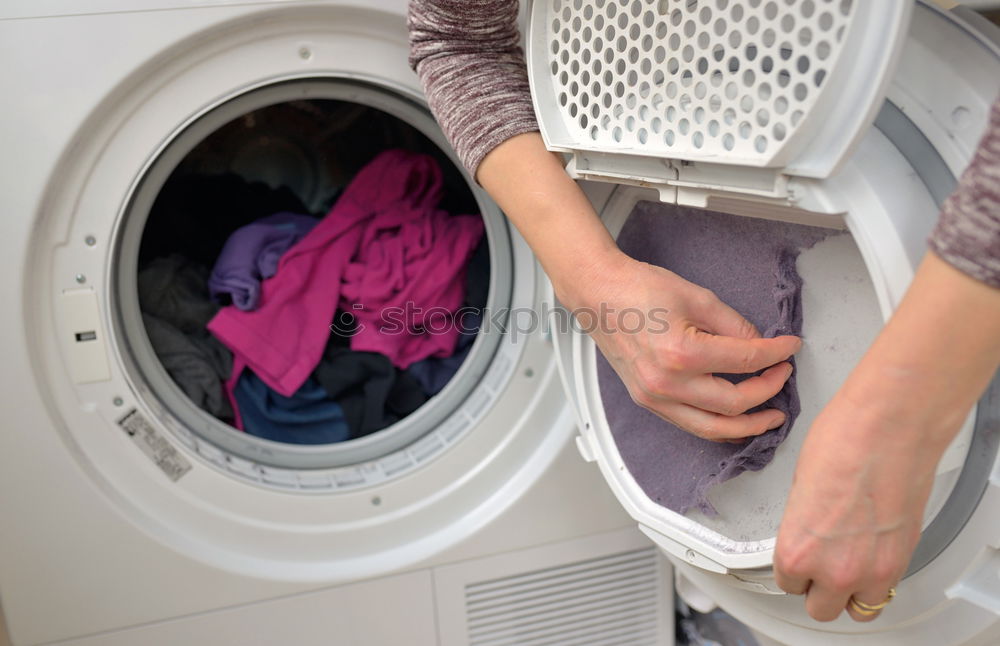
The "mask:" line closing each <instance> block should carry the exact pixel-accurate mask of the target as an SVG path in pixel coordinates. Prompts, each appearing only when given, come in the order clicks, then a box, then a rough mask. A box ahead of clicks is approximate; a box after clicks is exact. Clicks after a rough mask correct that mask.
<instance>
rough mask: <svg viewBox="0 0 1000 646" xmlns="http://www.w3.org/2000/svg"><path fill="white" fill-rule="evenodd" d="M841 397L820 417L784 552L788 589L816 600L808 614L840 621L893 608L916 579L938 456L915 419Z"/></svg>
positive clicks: (780, 562)
mask: <svg viewBox="0 0 1000 646" xmlns="http://www.w3.org/2000/svg"><path fill="white" fill-rule="evenodd" d="M870 404H871V402H870V401H867V398H866V397H865V396H864V395H862V396H861V401H855V400H854V399H852V397H851V396H850V395H849V394H848V393H847V392H844V391H842V392H840V393H838V395H837V396H836V397H835V398H834V400H833V401H832V402H830V404H829V405H828V406H827V407H826V408H825V409H824V410H823V412H822V413H821V414H820V415H819V417H817V419H816V421H815V423H814V424H813V426H812V428H811V429H810V431H809V436H808V437H807V438H806V443H805V445H804V446H803V448H802V452H801V454H800V456H799V462H798V465H797V467H796V472H795V479H794V482H793V484H792V490H791V494H790V495H789V498H788V503H787V505H786V507H785V514H784V518H783V520H782V523H781V528H780V531H779V533H778V543H777V547H776V550H775V562H774V567H775V574H776V578H777V582H778V585H780V586H781V588H782V589H784V590H785V591H787V592H790V593H792V594H807V596H806V610H807V611H808V613H809V614H810V615H811V616H812V617H813V618H814V619H817V620H819V621H832V620H833V619H836V618H837V617H838V616H839V615H840V613H841V611H842V610H844V609H845V608H848V610H849V613H850V615H851V616H852V617H853V618H854V619H855V620H857V621H870V620H872V619H874V618H875V617H876V616H877V614H872V615H865V614H862V613H858V612H857V611H856V610H853V609H850V608H849V606H848V604H849V601H850V598H851V596H852V595H853V596H854V598H855V599H856V600H857V601H860V602H862V603H866V604H868V605H877V604H879V603H881V602H882V601H884V600H885V599H886V597H887V595H888V591H889V589H890V588H893V587H895V586H896V585H897V584H898V583H899V581H900V580H901V579H902V577H903V574H904V573H905V572H906V568H907V565H908V563H909V561H910V556H911V554H912V553H913V549H914V548H915V547H916V545H917V541H918V540H919V538H920V529H921V521H922V518H923V510H924V506H925V505H926V503H927V497H928V495H929V494H930V490H931V486H932V485H933V484H934V471H935V465H936V463H937V460H936V459H935V457H936V456H938V455H939V454H940V452H939V451H938V450H937V447H926V448H922V447H920V446H919V445H917V444H916V443H915V440H917V439H918V438H919V437H926V436H927V435H928V433H926V432H922V431H918V426H916V424H915V422H914V421H913V420H912V418H910V417H908V416H906V417H904V416H893V415H886V414H882V413H880V412H878V411H870V410H868V409H870V408H871V406H870Z"/></svg>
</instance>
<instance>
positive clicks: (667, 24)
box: [545, 0, 855, 161]
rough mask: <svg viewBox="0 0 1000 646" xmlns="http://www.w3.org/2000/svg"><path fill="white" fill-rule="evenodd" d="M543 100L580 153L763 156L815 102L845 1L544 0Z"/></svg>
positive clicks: (839, 34)
mask: <svg viewBox="0 0 1000 646" xmlns="http://www.w3.org/2000/svg"><path fill="white" fill-rule="evenodd" d="M545 3H546V4H547V5H548V11H547V12H546V18H547V20H546V23H545V24H546V25H547V26H548V34H547V37H546V38H547V41H548V45H549V47H548V51H547V54H548V67H549V71H550V72H551V78H552V81H551V82H552V84H553V87H552V88H551V92H552V97H553V98H554V100H555V101H556V102H557V103H558V111H559V113H560V116H561V118H562V121H563V124H564V126H565V127H566V129H567V130H568V131H569V133H570V137H571V138H572V139H573V140H575V141H576V142H577V145H578V146H580V147H582V148H587V147H595V146H599V147H601V148H611V149H640V148H641V149H643V150H645V151H648V152H650V153H651V154H655V155H661V156H672V157H674V158H681V159H686V158H692V159H697V158H703V157H704V156H705V155H712V154H721V155H726V156H729V157H737V158H741V159H743V160H754V159H757V160H761V161H766V160H767V159H768V158H770V157H771V156H772V155H773V153H774V151H775V149H776V148H778V146H779V144H780V143H781V142H783V141H785V140H786V139H787V138H789V137H790V136H791V135H792V133H793V131H794V130H795V129H796V127H797V126H798V125H799V124H800V122H801V121H802V117H803V116H804V115H805V114H806V113H807V112H808V111H809V109H810V108H811V106H812V105H813V104H814V103H815V101H816V98H817V95H818V94H819V90H820V89H821V88H822V86H823V84H824V80H825V79H826V78H827V75H828V72H829V70H830V69H831V68H832V66H833V65H834V64H835V62H836V60H837V58H838V55H839V53H840V51H841V49H842V47H841V44H842V43H843V40H844V32H845V28H846V27H847V26H848V24H849V22H850V20H851V18H852V14H853V13H854V4H855V3H854V2H853V1H852V0H545Z"/></svg>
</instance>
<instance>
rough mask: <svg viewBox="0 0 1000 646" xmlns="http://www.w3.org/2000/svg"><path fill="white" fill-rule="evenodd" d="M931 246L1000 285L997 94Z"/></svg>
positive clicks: (979, 277) (980, 277)
mask: <svg viewBox="0 0 1000 646" xmlns="http://www.w3.org/2000/svg"><path fill="white" fill-rule="evenodd" d="M930 247H931V249H932V250H934V252H935V253H937V254H938V255H939V256H941V258H943V259H944V260H945V261H947V262H948V263H950V264H951V265H952V266H954V267H955V268H956V269H958V270H959V271H963V272H965V273H966V274H968V275H970V276H972V277H973V278H975V279H976V280H981V281H982V282H984V283H986V284H987V285H990V286H992V287H1000V98H997V100H996V102H995V103H994V104H993V109H992V110H991V112H990V123H989V125H988V126H987V127H986V133H985V134H984V135H983V138H982V140H981V141H980V142H979V148H978V149H976V155H975V157H974V158H973V159H972V163H971V164H969V167H968V168H967V169H966V170H965V173H963V174H962V179H961V180H960V181H959V184H958V189H956V190H955V192H954V193H952V194H951V196H950V197H949V198H948V199H947V200H946V201H945V203H944V206H943V207H942V208H941V219H940V220H938V224H937V228H936V229H934V233H933V234H932V235H931V239H930Z"/></svg>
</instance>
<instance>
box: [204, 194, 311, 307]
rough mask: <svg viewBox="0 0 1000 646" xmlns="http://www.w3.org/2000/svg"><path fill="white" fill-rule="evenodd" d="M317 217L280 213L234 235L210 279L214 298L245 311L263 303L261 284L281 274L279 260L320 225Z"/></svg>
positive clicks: (262, 219) (218, 260)
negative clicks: (227, 299) (261, 301)
mask: <svg viewBox="0 0 1000 646" xmlns="http://www.w3.org/2000/svg"><path fill="white" fill-rule="evenodd" d="M317 222H319V220H317V219H316V218H314V217H311V216H308V215H297V214H295V213H277V214H275V215H270V216H268V217H266V218H261V219H260V220H257V221H256V222H252V223H250V224H247V225H245V226H242V227H240V228H239V229H236V230H235V231H233V233H232V235H230V236H229V239H228V240H226V245H225V246H224V247H223V248H222V251H221V252H220V253H219V257H218V258H217V259H216V261H215V266H214V267H213V268H212V275H211V276H209V278H208V289H209V292H211V294H212V298H214V299H216V300H217V301H220V300H222V299H220V297H228V298H229V299H230V300H231V301H232V303H233V305H235V306H236V307H238V308H239V309H241V310H253V309H255V308H256V307H257V301H258V300H259V299H260V281H262V280H264V279H265V278H270V277H271V276H273V275H274V274H275V273H276V272H277V271H278V260H280V259H281V256H282V255H283V254H284V253H285V252H286V251H288V249H289V248H290V247H291V246H292V245H294V244H295V243H296V242H298V241H299V240H301V239H302V237H303V236H305V235H306V234H307V233H309V231H311V230H312V228H313V227H315V226H316V223H317Z"/></svg>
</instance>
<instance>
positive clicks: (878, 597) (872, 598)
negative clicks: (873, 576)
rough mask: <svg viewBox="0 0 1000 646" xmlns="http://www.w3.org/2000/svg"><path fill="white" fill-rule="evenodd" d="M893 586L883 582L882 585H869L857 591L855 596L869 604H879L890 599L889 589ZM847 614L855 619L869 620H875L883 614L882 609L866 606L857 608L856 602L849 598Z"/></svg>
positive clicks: (856, 598)
mask: <svg viewBox="0 0 1000 646" xmlns="http://www.w3.org/2000/svg"><path fill="white" fill-rule="evenodd" d="M890 587H891V586H888V585H885V584H881V585H869V586H866V587H865V588H864V589H862V590H860V591H859V592H855V593H854V595H853V598H854V599H855V600H857V601H859V602H861V603H863V604H866V605H868V606H879V605H881V604H882V603H884V602H885V601H886V600H888V599H889V589H890ZM847 614H849V615H850V616H851V619H853V620H854V621H860V622H868V621H874V620H875V619H877V618H878V616H879V615H880V614H882V610H875V611H870V610H868V609H866V608H860V609H859V608H856V607H854V604H852V603H851V599H850V598H848V600H847Z"/></svg>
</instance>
